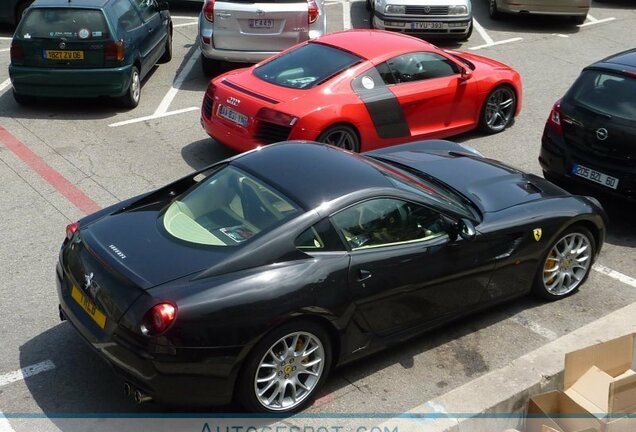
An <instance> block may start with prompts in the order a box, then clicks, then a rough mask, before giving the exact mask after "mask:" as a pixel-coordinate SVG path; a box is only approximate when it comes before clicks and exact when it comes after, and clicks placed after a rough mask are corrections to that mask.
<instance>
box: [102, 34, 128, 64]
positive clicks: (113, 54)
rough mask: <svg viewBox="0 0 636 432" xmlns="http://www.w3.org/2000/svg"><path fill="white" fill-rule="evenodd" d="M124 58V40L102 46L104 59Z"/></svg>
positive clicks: (117, 59) (116, 59)
mask: <svg viewBox="0 0 636 432" xmlns="http://www.w3.org/2000/svg"><path fill="white" fill-rule="evenodd" d="M123 59H124V41H123V40H121V39H120V40H118V41H117V42H110V43H107V44H106V45H105V46H104V60H107V61H122V60H123Z"/></svg>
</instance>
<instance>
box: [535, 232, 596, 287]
mask: <svg viewBox="0 0 636 432" xmlns="http://www.w3.org/2000/svg"><path fill="white" fill-rule="evenodd" d="M595 251H596V242H595V241H594V236H593V235H592V233H591V232H590V231H589V230H588V229H586V228H584V227H581V226H577V227H573V228H570V229H568V230H566V231H565V232H563V233H562V234H560V235H559V236H558V237H557V240H556V241H555V242H554V243H553V244H552V245H551V246H550V249H549V250H548V252H547V254H546V255H545V257H544V258H543V260H542V262H541V267H540V268H539V270H538V272H537V275H536V277H535V281H534V286H533V290H534V293H535V294H537V295H538V296H540V297H543V298H544V299H546V300H558V299H561V298H563V297H567V296H569V295H570V294H573V293H574V292H575V291H576V290H577V289H578V288H579V287H580V286H581V284H583V282H585V280H586V279H587V277H588V275H589V274H590V270H591V269H592V261H593V259H594V253H595Z"/></svg>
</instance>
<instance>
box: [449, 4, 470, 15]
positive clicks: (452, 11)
mask: <svg viewBox="0 0 636 432" xmlns="http://www.w3.org/2000/svg"><path fill="white" fill-rule="evenodd" d="M448 14H449V15H467V14H468V8H467V7H466V6H465V5H461V6H449V7H448Z"/></svg>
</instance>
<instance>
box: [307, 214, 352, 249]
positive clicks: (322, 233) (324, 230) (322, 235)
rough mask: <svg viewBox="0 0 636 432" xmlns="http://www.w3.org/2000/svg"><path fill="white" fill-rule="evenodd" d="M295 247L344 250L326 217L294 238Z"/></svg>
mask: <svg viewBox="0 0 636 432" xmlns="http://www.w3.org/2000/svg"><path fill="white" fill-rule="evenodd" d="M296 247H297V248H298V249H300V250H305V251H320V252H330V251H341V250H344V247H343V244H342V242H341V241H340V237H338V234H337V233H336V231H335V230H334V228H333V226H332V225H331V222H329V220H328V219H323V220H321V221H320V222H318V223H317V224H315V225H313V226H312V227H310V228H308V229H307V230H305V231H304V232H303V233H302V234H300V235H299V236H298V238H296Z"/></svg>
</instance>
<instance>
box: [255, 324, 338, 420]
mask: <svg viewBox="0 0 636 432" xmlns="http://www.w3.org/2000/svg"><path fill="white" fill-rule="evenodd" d="M325 361H326V359H325V349H324V347H323V344H322V342H321V341H320V339H319V338H318V337H316V336H315V335H313V334H312V333H308V332H303V331H300V332H294V333H290V334H288V335H286V336H284V337H282V338H280V339H279V340H278V341H276V342H275V343H274V344H273V345H272V346H271V347H270V349H269V350H268V351H267V352H266V353H265V355H264V356H263V357H262V358H261V360H260V362H259V364H258V367H257V368H256V375H255V377H254V392H255V394H256V399H257V400H258V402H259V403H260V404H261V405H262V406H263V407H265V408H267V409H268V410H271V411H287V410H290V409H293V408H295V407H297V406H299V405H300V404H302V403H303V401H304V400H305V399H306V398H307V397H309V395H311V394H312V393H313V390H314V389H315V388H316V386H317V385H318V383H319V382H320V377H321V376H322V373H323V371H324V368H325Z"/></svg>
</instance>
